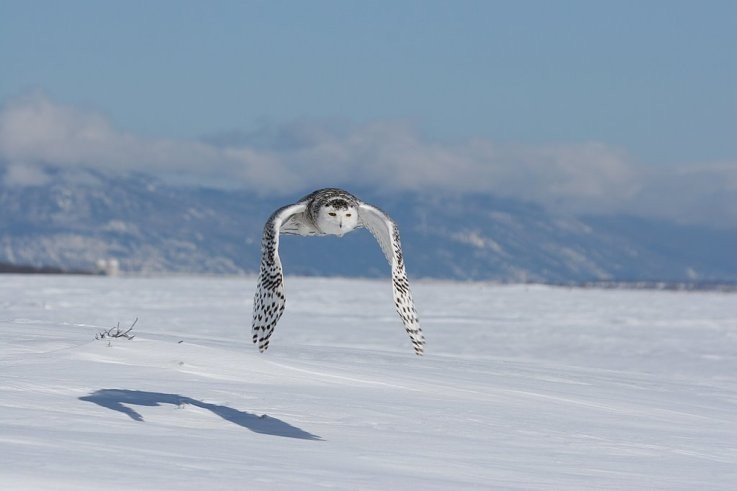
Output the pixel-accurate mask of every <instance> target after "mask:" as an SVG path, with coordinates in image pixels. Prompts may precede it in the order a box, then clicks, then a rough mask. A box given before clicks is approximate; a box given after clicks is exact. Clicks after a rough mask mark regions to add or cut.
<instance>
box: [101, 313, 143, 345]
mask: <svg viewBox="0 0 737 491" xmlns="http://www.w3.org/2000/svg"><path fill="white" fill-rule="evenodd" d="M136 322H138V317H136V320H134V321H133V323H132V324H131V325H130V327H129V328H128V329H126V330H125V331H123V330H121V329H120V322H118V325H117V326H115V327H111V328H110V329H107V330H104V331H100V332H99V333H97V334H95V339H98V340H100V339H107V338H125V339H133V338H135V337H136V335H135V334H130V332H131V331H132V330H133V326H135V325H136Z"/></svg>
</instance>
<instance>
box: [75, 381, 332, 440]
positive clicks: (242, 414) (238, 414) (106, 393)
mask: <svg viewBox="0 0 737 491" xmlns="http://www.w3.org/2000/svg"><path fill="white" fill-rule="evenodd" d="M79 400H81V401H85V402H92V403H94V404H97V405H98V406H102V407H104V408H107V409H112V410H113V411H118V412H121V413H123V414H125V415H126V416H128V417H129V418H131V419H132V420H134V421H140V422H143V421H144V419H143V415H141V413H139V412H138V411H136V410H135V409H133V407H131V406H149V407H151V406H161V405H163V404H171V405H173V406H177V407H183V406H186V405H191V406H195V407H200V408H203V409H207V410H208V411H210V412H212V413H214V414H216V415H218V416H220V417H221V418H223V419H224V420H226V421H230V422H231V423H234V424H237V425H238V426H242V427H243V428H247V429H249V430H251V431H253V432H254V433H262V434H266V435H273V436H281V437H286V438H299V439H301V440H318V441H321V440H322V438H320V437H319V436H317V435H313V434H312V433H309V432H307V431H305V430H303V429H301V428H298V427H296V426H293V425H290V424H289V423H287V422H285V421H282V420H280V419H278V418H272V417H271V416H266V415H263V416H257V415H255V414H253V413H249V412H246V411H240V410H238V409H234V408H232V407H229V406H222V405H220V404H211V403H209V402H203V401H199V400H197V399H193V398H191V397H187V396H182V395H179V394H167V393H164V392H148V391H141V390H127V389H100V390H97V391H95V392H93V393H91V394H90V395H88V396H83V397H80V398H79Z"/></svg>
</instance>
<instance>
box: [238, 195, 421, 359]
mask: <svg viewBox="0 0 737 491" xmlns="http://www.w3.org/2000/svg"><path fill="white" fill-rule="evenodd" d="M360 227H366V228H367V229H368V230H369V231H370V232H371V233H372V234H373V236H374V237H375V238H376V240H377V241H378V242H379V245H380V246H381V250H382V251H383V252H384V255H385V256H386V259H387V261H389V264H390V265H391V269H392V286H393V291H394V305H395V306H396V308H397V312H398V313H399V316H400V317H401V318H402V322H403V323H404V328H405V329H406V331H407V334H409V337H410V340H411V341H412V346H413V347H414V349H415V353H416V354H417V355H422V351H423V345H424V344H425V339H424V337H423V336H422V330H421V329H420V321H419V319H418V318H417V311H416V310H415V305H414V303H413V302H412V293H411V292H410V289H409V281H408V280H407V274H406V273H405V271H404V259H403V258H402V246H401V244H400V242H399V230H398V229H397V225H396V224H395V223H394V221H393V220H392V219H391V218H390V217H389V216H387V214H386V213H384V212H383V211H381V210H379V209H378V208H376V207H374V206H371V205H369V204H367V203H364V202H363V201H361V200H359V199H358V198H356V197H355V196H353V195H352V194H350V193H348V192H346V191H343V190H342V189H335V188H327V189H318V190H317V191H315V192H313V193H311V194H308V195H307V196H305V197H304V198H302V199H301V200H299V201H298V202H297V203H295V204H292V205H287V206H284V207H282V208H279V209H278V210H276V211H275V212H274V213H272V215H271V217H269V219H268V220H267V222H266V225H265V226H264V235H263V239H262V241H261V271H260V274H259V277H258V288H257V291H256V296H255V298H254V301H253V325H252V334H253V342H254V343H258V349H259V350H260V351H261V352H263V351H264V350H266V348H268V347H269V339H270V338H271V334H272V333H273V332H274V327H276V323H277V322H278V321H279V318H280V317H281V315H282V313H284V303H285V301H286V299H285V296H284V275H283V273H282V265H281V260H280V259H279V234H280V233H284V234H296V235H337V236H338V237H342V236H343V234H346V233H348V232H350V231H351V230H354V229H356V228H360Z"/></svg>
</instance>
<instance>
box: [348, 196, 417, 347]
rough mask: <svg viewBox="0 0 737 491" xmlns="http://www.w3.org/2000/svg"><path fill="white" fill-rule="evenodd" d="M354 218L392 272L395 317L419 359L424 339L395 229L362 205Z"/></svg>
mask: <svg viewBox="0 0 737 491" xmlns="http://www.w3.org/2000/svg"><path fill="white" fill-rule="evenodd" d="M358 218H359V222H360V224H361V225H362V226H364V227H366V228H367V229H368V230H369V231H370V232H371V234H372V235H373V236H374V237H375V238H376V240H377V242H378V243H379V245H380V246H381V250H382V251H383V252H384V256H386V260H387V261H389V264H390V265H391V268H392V290H393V293H394V305H395V306H396V308H397V312H398V313H399V317H401V318H402V322H403V323H404V328H405V330H406V331H407V334H409V338H410V340H411V341H412V346H413V347H414V350H415V353H416V354H417V355H422V353H423V351H424V345H425V337H424V336H423V335H422V329H420V320H419V318H418V317H417V310H415V304H414V302H413V301H412V292H411V291H410V289H409V280H408V279H407V273H406V272H405V270H404V258H403V257H402V244H401V242H400V240H399V229H398V228H397V225H396V224H395V223H394V220H392V219H391V218H390V217H389V216H388V215H387V214H386V213H384V212H383V211H381V210H380V209H378V208H376V207H374V206H371V205H369V204H366V203H360V204H359V206H358Z"/></svg>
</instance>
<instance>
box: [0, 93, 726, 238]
mask: <svg viewBox="0 0 737 491" xmlns="http://www.w3.org/2000/svg"><path fill="white" fill-rule="evenodd" d="M0 162H1V163H2V164H3V165H4V167H5V180H6V182H13V183H17V184H23V185H35V184H40V183H43V182H44V179H45V177H44V174H43V172H42V171H41V170H40V169H41V168H42V166H44V165H55V166H66V167H69V166H76V167H91V168H98V169H104V170H107V171H112V172H128V171H141V172H147V173H152V174H155V175H157V176H159V177H162V178H164V179H166V180H168V181H169V182H173V183H177V184H195V183H196V184H204V185H210V186H228V187H242V188H246V189H250V190H253V191H254V192H258V193H277V194H284V195H287V194H289V195H292V194H294V193H299V192H303V191H305V190H308V189H310V188H315V187H321V186H325V185H340V186H346V187H348V188H352V187H357V186H360V187H362V188H365V187H375V188H380V189H387V190H416V191H421V190H432V191H445V192H459V193H463V192H490V193H495V194H497V195H502V196H510V197H516V198H521V199H525V200H531V201H537V202H540V203H542V204H544V205H547V206H553V207H556V208H562V209H566V210H569V211H573V212H617V211H626V212H631V213H638V214H644V215H656V216H664V217H668V218H676V219H681V220H684V221H697V222H706V223H712V224H727V225H730V226H734V225H737V206H734V204H735V203H737V200H736V199H735V198H736V197H737V162H721V163H718V164H716V163H710V164H709V163H707V164H699V165H692V166H688V167H681V168H673V167H669V168H659V169H654V168H649V167H647V166H643V165H637V164H635V163H634V161H633V160H632V159H631V158H630V157H629V156H628V155H626V153H624V152H623V151H621V150H620V149H617V148H612V147H610V146H607V145H604V144H602V143H597V142H588V143H580V144H566V145H546V146H534V145H509V144H498V143H495V142H493V141H491V140H487V139H474V140H470V141H464V142H460V143H438V142H433V141H428V140H427V139H424V138H422V137H421V136H420V135H419V134H418V133H417V132H416V131H414V130H413V128H411V127H409V126H407V125H404V124H400V123H395V122H376V123H371V124H366V125H361V126H350V125H344V126H332V125H329V124H320V123H311V122H301V123H293V124H287V125H283V126H280V127H276V128H274V127H265V128H264V129H263V130H262V131H260V132H257V133H252V134H238V133H233V134H229V135H227V134H223V135H219V136H217V137H210V138H203V139H201V140H183V139H169V138H151V137H144V136H141V135H135V134H133V133H130V132H126V131H122V130H119V129H117V128H114V127H113V126H112V125H111V123H110V121H109V119H108V118H106V117H105V116H103V115H101V114H96V113H94V112H91V111H85V110H81V109H79V108H76V107H73V106H68V105H63V104H58V103H55V102H53V101H51V100H49V99H48V98H47V97H45V96H44V95H43V94H33V95H29V96H25V97H22V98H17V99H14V100H11V101H8V102H7V103H6V104H4V105H3V106H2V108H0Z"/></svg>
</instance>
